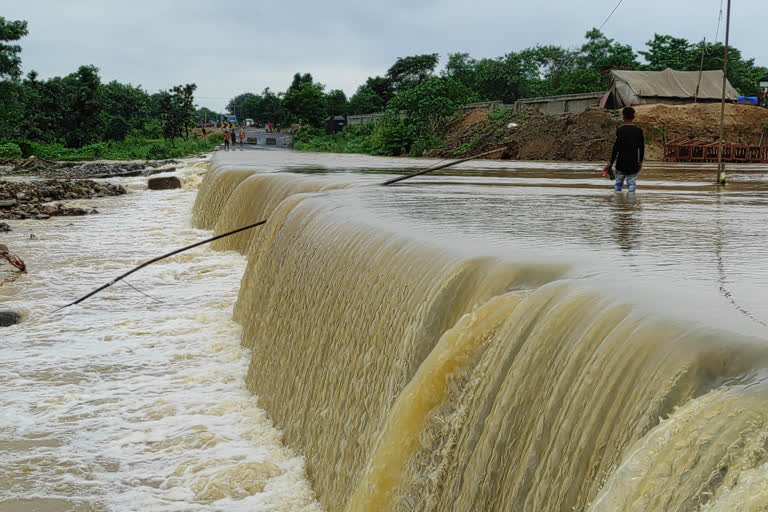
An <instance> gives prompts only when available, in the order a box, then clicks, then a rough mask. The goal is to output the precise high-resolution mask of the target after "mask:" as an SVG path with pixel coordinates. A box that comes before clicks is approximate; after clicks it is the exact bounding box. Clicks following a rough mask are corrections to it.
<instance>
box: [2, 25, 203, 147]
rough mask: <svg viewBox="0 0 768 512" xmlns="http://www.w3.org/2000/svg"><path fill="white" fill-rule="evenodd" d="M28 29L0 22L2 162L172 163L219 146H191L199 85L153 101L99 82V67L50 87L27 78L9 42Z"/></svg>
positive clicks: (132, 89) (140, 92) (133, 89)
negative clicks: (121, 160) (37, 158)
mask: <svg viewBox="0 0 768 512" xmlns="http://www.w3.org/2000/svg"><path fill="white" fill-rule="evenodd" d="M26 27H27V25H26V22H23V21H7V20H6V19H4V18H2V17H0V158H8V157H20V156H25V157H26V156H30V155H37V156H41V157H45V158H54V159H65V160H66V159H80V158H84V159H88V158H171V157H178V156H183V155H186V154H190V153H196V152H199V151H205V150H210V149H211V148H212V147H213V146H214V144H213V142H212V141H210V140H209V141H200V142H198V141H192V140H189V138H190V137H189V128H190V126H194V124H195V121H196V119H197V114H196V112H195V108H194V97H193V94H194V91H195V85H194V84H186V85H178V86H175V87H173V88H171V89H170V90H168V91H161V92H159V93H156V94H153V95H150V94H149V93H148V92H147V91H145V90H144V89H142V88H141V87H140V86H134V85H130V84H122V83H119V82H110V83H107V84H104V83H102V81H101V78H100V77H99V70H98V68H96V67H95V66H80V68H78V70H77V71H75V72H74V73H71V74H69V75H67V76H64V77H53V78H49V79H47V80H41V79H40V78H39V76H38V74H37V73H36V72H35V71H31V72H29V73H28V74H27V75H26V76H25V77H22V75H21V69H20V65H21V55H20V54H21V48H20V46H19V45H18V44H12V43H15V42H16V41H18V40H19V39H21V38H22V37H24V36H25V35H26V34H27V28H26ZM208 113H210V115H211V116H212V117H216V118H217V117H218V114H215V113H213V112H210V111H208Z"/></svg>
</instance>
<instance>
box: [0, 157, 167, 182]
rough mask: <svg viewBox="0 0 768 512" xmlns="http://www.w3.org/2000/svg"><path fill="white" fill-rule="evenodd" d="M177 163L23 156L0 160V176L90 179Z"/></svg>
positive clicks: (128, 174)
mask: <svg viewBox="0 0 768 512" xmlns="http://www.w3.org/2000/svg"><path fill="white" fill-rule="evenodd" d="M178 163H179V162H178V161H177V160H154V161H148V162H144V161H141V162H128V161H119V162H115V161H111V162H107V161H96V162H51V161H50V160H46V159H44V158H37V157H34V156H32V157H29V158H27V159H24V160H14V159H9V160H0V177H2V176H34V177H36V178H50V179H91V178H123V177H131V176H152V175H153V174H158V173H161V172H171V171H174V170H175V169H176V168H175V167H174V166H175V165H176V164H178Z"/></svg>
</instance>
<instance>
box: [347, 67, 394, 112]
mask: <svg viewBox="0 0 768 512" xmlns="http://www.w3.org/2000/svg"><path fill="white" fill-rule="evenodd" d="M393 96H394V91H393V90H392V81H391V80H390V79H389V78H387V77H383V76H376V77H368V80H366V81H365V84H363V85H361V86H360V87H358V88H357V92H355V94H353V95H352V97H351V98H349V113H350V114H371V113H373V112H382V111H383V110H384V109H385V108H386V107H387V103H389V100H391V99H392V97H393Z"/></svg>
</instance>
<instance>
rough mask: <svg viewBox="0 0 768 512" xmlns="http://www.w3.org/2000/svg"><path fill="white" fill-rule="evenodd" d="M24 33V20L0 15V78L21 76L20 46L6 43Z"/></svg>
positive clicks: (25, 32)
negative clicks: (14, 19) (9, 19)
mask: <svg viewBox="0 0 768 512" xmlns="http://www.w3.org/2000/svg"><path fill="white" fill-rule="evenodd" d="M26 35H27V22H26V21H8V20H6V19H5V18H3V17H2V16H0V79H6V78H11V79H17V78H19V76H21V56H20V55H19V54H20V53H21V46H19V45H17V44H8V43H12V42H14V41H18V40H19V39H21V38H22V37H24V36H26Z"/></svg>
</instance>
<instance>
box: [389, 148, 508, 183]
mask: <svg viewBox="0 0 768 512" xmlns="http://www.w3.org/2000/svg"><path fill="white" fill-rule="evenodd" d="M505 149H506V148H503V147H502V148H496V149H493V150H491V151H486V152H485V153H480V154H479V155H475V156H469V157H467V158H462V159H461V160H454V161H453V162H448V163H445V164H441V165H436V166H434V167H427V168H426V169H422V170H420V171H416V172H414V173H411V174H406V175H405V176H398V177H397V178H392V179H391V180H387V181H385V182H384V183H382V185H384V186H387V185H392V184H393V183H397V182H398V181H403V180H407V179H408V178H413V177H415V176H421V175H422V174H427V173H428V172H432V171H437V170H438V169H445V168H446V167H451V166H452V165H456V164H460V163H464V162H469V161H470V160H476V159H478V158H482V157H484V156H488V155H492V154H494V153H498V152H499V151H504V150H505Z"/></svg>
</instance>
